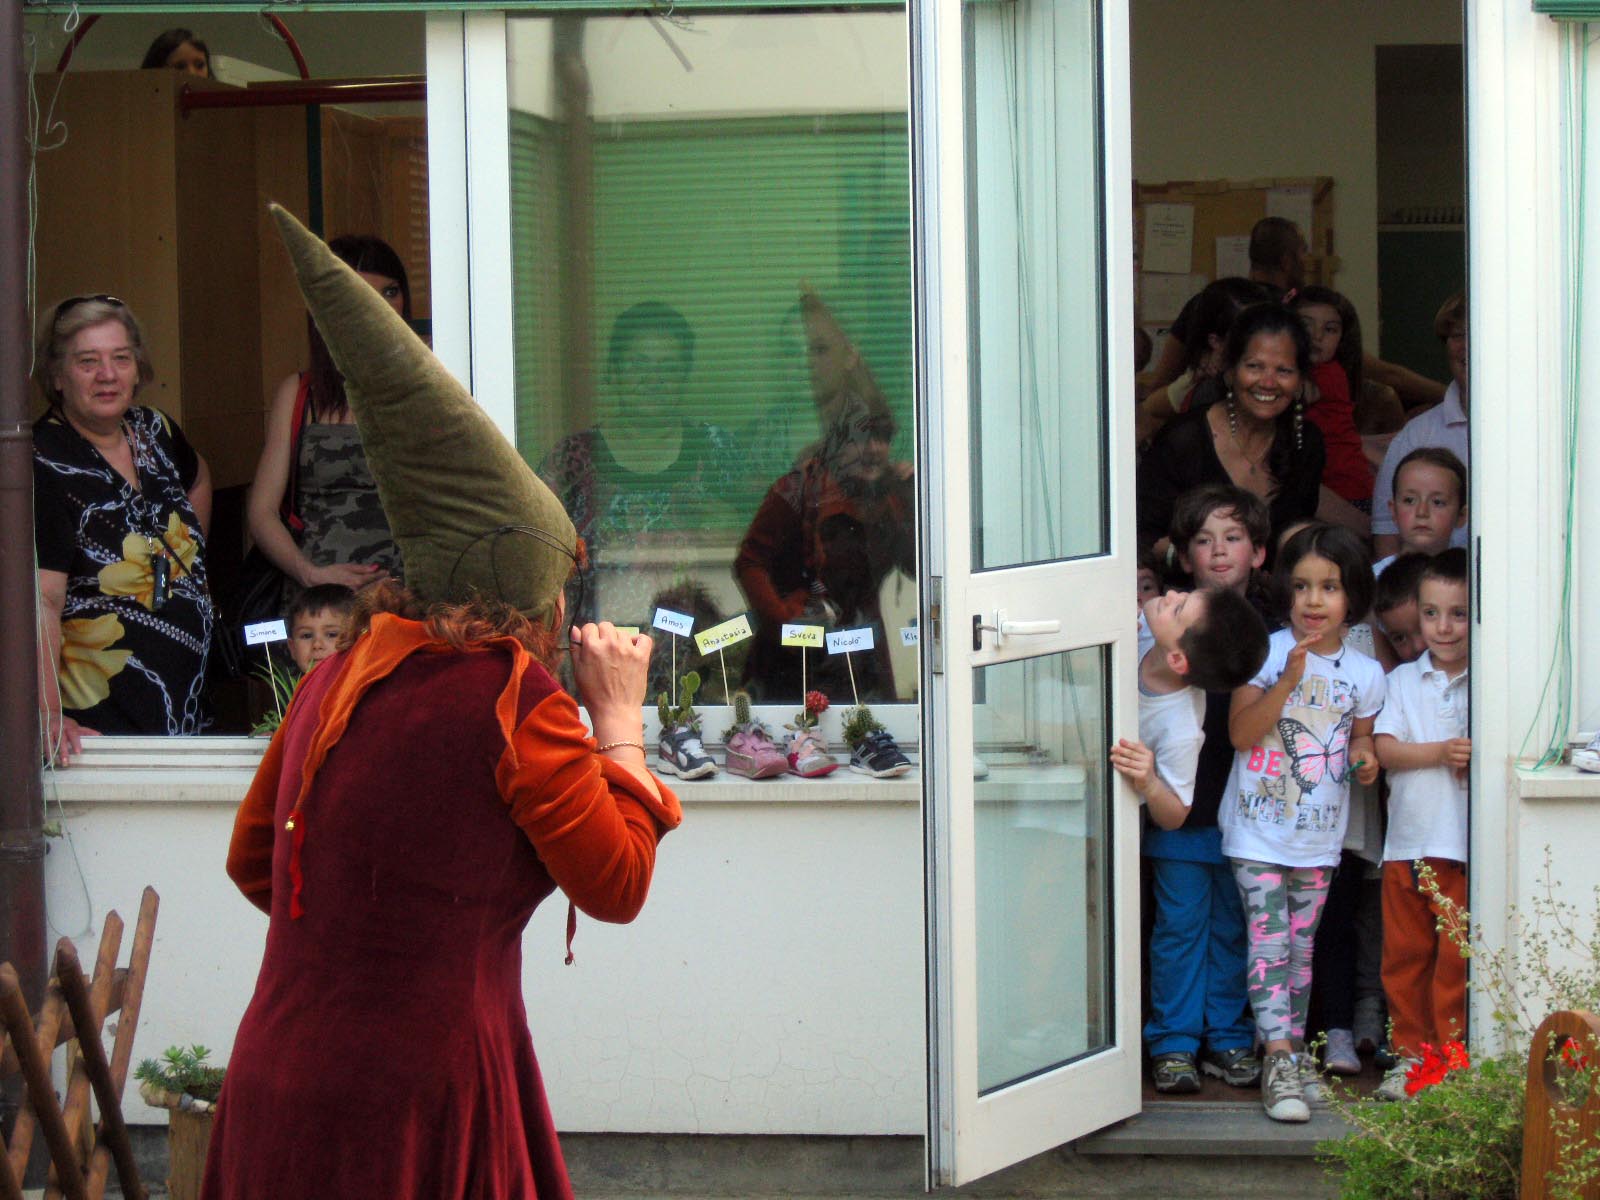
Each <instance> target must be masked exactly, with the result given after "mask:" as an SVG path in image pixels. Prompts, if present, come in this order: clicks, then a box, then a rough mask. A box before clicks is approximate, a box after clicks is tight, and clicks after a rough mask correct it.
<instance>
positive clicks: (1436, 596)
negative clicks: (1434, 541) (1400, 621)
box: [1417, 579, 1471, 676]
mask: <svg viewBox="0 0 1600 1200" xmlns="http://www.w3.org/2000/svg"><path fill="white" fill-rule="evenodd" d="M1417 613H1418V616H1420V617H1421V619H1422V640H1423V641H1424V642H1426V643H1427V644H1428V657H1429V658H1431V659H1432V660H1433V665H1434V666H1435V667H1436V668H1438V669H1439V670H1441V671H1443V672H1444V673H1445V674H1447V675H1451V676H1454V675H1459V674H1460V673H1461V672H1462V671H1463V670H1465V669H1466V666H1467V653H1468V649H1469V646H1470V643H1469V641H1468V639H1467V634H1468V630H1469V629H1470V627H1471V622H1470V621H1469V619H1468V616H1469V614H1468V610H1467V585H1466V584H1464V583H1456V582H1454V581H1453V580H1449V579H1424V580H1423V581H1422V586H1421V587H1420V588H1418V589H1417Z"/></svg>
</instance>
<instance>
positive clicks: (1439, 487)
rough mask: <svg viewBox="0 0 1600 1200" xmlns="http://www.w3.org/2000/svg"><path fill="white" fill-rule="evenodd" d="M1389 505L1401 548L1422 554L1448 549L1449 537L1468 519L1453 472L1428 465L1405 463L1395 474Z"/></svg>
mask: <svg viewBox="0 0 1600 1200" xmlns="http://www.w3.org/2000/svg"><path fill="white" fill-rule="evenodd" d="M1389 504H1390V506H1391V507H1392V508H1393V510H1394V523H1395V526H1396V527H1397V528H1398V529H1399V531H1400V546H1401V548H1402V549H1405V550H1416V551H1420V552H1421V553H1423V554H1437V553H1439V551H1441V550H1445V549H1448V548H1449V546H1450V535H1451V534H1452V533H1454V532H1455V531H1456V529H1457V528H1458V527H1459V526H1460V525H1461V523H1462V522H1463V521H1465V520H1466V519H1467V514H1466V510H1465V509H1463V508H1462V506H1461V483H1460V481H1459V480H1458V479H1457V478H1456V475H1455V472H1454V471H1451V470H1448V469H1447V468H1445V467H1440V466H1436V465H1435V464H1433V463H1429V462H1412V463H1407V464H1406V465H1405V467H1404V468H1403V469H1401V470H1400V471H1399V472H1398V473H1397V474H1396V476H1395V481H1394V499H1393V500H1391V501H1389Z"/></svg>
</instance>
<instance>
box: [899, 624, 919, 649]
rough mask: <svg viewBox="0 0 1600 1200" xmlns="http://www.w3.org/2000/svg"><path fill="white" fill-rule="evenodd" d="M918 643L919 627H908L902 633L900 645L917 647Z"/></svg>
mask: <svg viewBox="0 0 1600 1200" xmlns="http://www.w3.org/2000/svg"><path fill="white" fill-rule="evenodd" d="M917 641H918V639H917V627H916V626H915V625H907V626H906V627H905V628H904V629H902V630H901V631H900V644H901V645H902V646H915V645H916V644H917Z"/></svg>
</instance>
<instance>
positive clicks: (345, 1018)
mask: <svg viewBox="0 0 1600 1200" xmlns="http://www.w3.org/2000/svg"><path fill="white" fill-rule="evenodd" d="M276 215H278V216H279V222H280V225H281V226H283V228H284V233H285V238H286V240H288V241H289V242H290V246H291V254H293V255H294V257H295V262H296V269H297V271H298V272H299V275H300V279H301V286H302V289H303V290H305V292H306V295H307V299H308V301H309V302H310V303H311V307H312V311H313V314H314V315H315V316H316V317H317V319H318V323H319V326H321V327H322V330H323V334H324V337H325V339H326V340H327V342H328V344H329V347H330V350H332V351H333V352H334V355H335V359H336V361H338V363H339V366H340V369H341V372H342V373H343V374H344V375H345V377H346V380H347V384H349V385H351V387H350V395H351V405H352V408H353V409H354V411H355V412H356V419H357V422H358V423H360V424H362V425H363V430H362V433H363V437H364V439H365V440H366V441H367V444H368V445H369V447H372V448H373V449H374V451H375V452H374V453H373V455H372V462H373V471H374V475H375V477H376V478H377V481H378V486H379V491H380V494H382V495H383V498H384V503H385V507H386V509H388V510H389V515H390V518H391V524H392V526H393V528H394V530H395V534H396V540H397V542H398V543H399V545H400V550H401V555H402V557H403V558H404V560H405V577H406V580H407V587H406V588H402V587H401V586H400V585H398V584H381V585H378V586H376V587H374V588H370V589H368V590H366V591H364V592H363V593H361V595H360V598H359V600H358V608H357V614H356V619H355V623H354V625H353V627H352V629H351V630H350V632H349V634H348V635H347V637H346V639H345V648H344V649H343V650H342V651H341V652H340V653H339V654H337V655H335V656H334V657H332V658H330V659H327V660H326V661H324V662H322V663H320V664H319V665H318V666H317V667H315V668H314V669H313V670H312V672H311V674H310V675H309V676H308V677H307V678H306V679H305V681H304V682H303V683H302V684H301V686H300V689H299V691H298V692H297V693H296V695H295V697H294V701H293V703H292V704H291V705H290V707H289V710H288V713H287V714H286V716H285V719H284V722H283V725H282V727H281V728H280V729H279V730H278V732H277V734H276V735H275V736H274V737H273V739H272V742H271V744H270V745H269V747H268V749H267V752H266V755H265V756H264V758H263V760H262V764H261V768H260V770H259V772H258V774H257V776H256V779H255V782H254V784H253V785H252V786H251V788H250V791H249V793H248V795H247V796H246V797H245V801H244V804H243V805H242V806H241V808H240V811H239V815H238V818H237V820H236V822H235V827H234V835H233V841H232V844H231V846H230V848H229V853H228V873H229V875H230V876H231V877H232V878H233V880H234V881H235V883H236V884H237V885H238V886H239V889H240V891H242V892H243V893H244V895H245V896H246V898H248V899H249V900H250V901H251V902H252V903H254V904H256V905H257V906H258V907H260V908H261V909H263V910H264V911H265V912H267V913H268V915H269V917H270V923H269V925H268V929H267V944H266V953H265V956H264V958H263V961H262V964H261V973H260V976H259V977H258V979H257V981H256V991H255V996H254V997H253V999H252V1000H251V1002H250V1005H249V1008H248V1009H247V1010H246V1012H245V1015H244V1018H243V1020H242V1022H241V1024H240V1027H239V1032H238V1036H237V1038H236V1040H235V1043H234V1048H233V1053H232V1056H231V1059H230V1062H229V1064H228V1074H227V1082H226V1084H225V1086H224V1088H223V1091H222V1096H221V1099H220V1100H219V1103H218V1109H217V1119H216V1126H215V1129H214V1131H213V1135H212V1142H211V1150H210V1155H209V1158H208V1161H207V1164H206V1174H205V1183H204V1186H203V1190H202V1193H201V1194H202V1196H203V1197H205V1198H206V1200H256V1198H259V1200H295V1198H297V1197H306V1198H310V1197H319V1198H320V1197H357V1196H359V1197H383V1198H384V1200H412V1198H414V1200H423V1198H426V1200H444V1198H453V1197H463V1198H466V1197H471V1198H474V1200H478V1198H482V1200H511V1198H513V1197H515V1198H529V1200H531V1198H533V1197H539V1198H541V1200H548V1198H552V1197H555V1198H559V1197H569V1196H571V1194H572V1192H571V1187H570V1185H569V1183H568V1180H567V1174H566V1168H565V1166H564V1164H563V1161H562V1157H561V1148H560V1145H559V1143H558V1141H557V1139H556V1133H555V1125H554V1123H553V1122H552V1120H551V1116H550V1111H549V1108H548V1106H547V1104H546V1101H545V1095H544V1087H543V1084H542V1082H541V1080H540V1076H539V1067H538V1062H537V1061H536V1059H535V1057H534V1053H533V1042H532V1039H531V1037H530V1035H529V1031H528V1023H527V1015H526V1012H525V1010H524V1008H523V1003H522V955H521V945H522V932H523V928H524V927H525V926H526V924H527V922H528V919H529V918H530V916H531V915H532V914H533V910H534V909H535V907H537V906H538V904H539V903H540V902H541V901H543V900H544V899H545V898H546V897H547V896H549V895H550V893H551V892H553V891H554V890H555V889H556V888H558V887H559V888H560V889H561V890H562V891H564V892H565V893H566V895H567V897H568V899H569V901H570V902H571V903H572V904H574V905H576V906H577V907H579V908H582V909H583V910H584V911H585V912H586V913H589V914H590V915H592V916H594V917H596V918H598V919H600V920H606V921H628V920H631V919H632V918H633V917H634V916H635V914H637V913H638V911H639V908H640V906H641V905H642V904H643V903H644V899H645V893H646V891H647V890H648V888H649V884H650V878H651V873H652V870H653V868H654V864H655V852H656V843H657V841H658V840H659V839H660V838H661V836H662V835H663V834H664V833H665V832H666V831H667V830H669V829H671V828H673V827H674V826H676V825H677V824H678V822H679V820H680V819H681V812H680V809H679V806H678V802H677V800H676V798H675V797H674V796H673V795H672V793H671V792H670V791H668V790H667V789H666V788H665V787H663V786H661V784H660V783H659V782H658V781H657V780H656V779H655V777H654V776H652V775H651V774H650V772H649V771H648V770H647V769H646V766H645V754H644V748H643V740H644V739H643V735H642V719H641V714H642V709H643V703H644V692H645V675H646V671H647V669H648V665H649V658H650V640H649V638H647V637H631V636H624V635H623V634H621V633H619V632H618V631H617V630H616V629H615V628H614V627H613V626H611V625H610V624H601V625H598V626H596V625H585V626H584V627H582V628H581V629H578V628H574V629H572V630H571V631H570V635H569V638H570V645H571V656H572V664H573V674H574V679H575V680H576V683H577V686H578V689H579V691H580V693H581V695H582V696H583V699H584V702H585V704H586V706H587V708H588V715H589V719H590V721H591V722H592V725H593V736H591V734H590V730H589V729H587V728H585V726H584V725H583V723H582V721H581V720H580V718H579V712H578V707H577V704H576V702H575V701H574V700H573V698H572V697H571V696H569V695H567V694H566V693H565V692H564V691H562V689H561V687H560V685H559V683H558V682H557V681H556V678H555V672H554V665H555V659H556V655H557V653H558V650H557V645H556V635H555V630H556V629H559V628H560V627H561V625H562V617H563V615H564V602H563V600H562V597H561V585H562V584H563V583H564V582H565V580H566V579H567V578H568V577H569V576H570V575H571V573H572V571H573V569H574V568H575V566H576V565H577V563H578V561H579V559H580V558H581V556H582V550H581V548H580V547H579V546H578V544H577V539H576V536H575V535H574V534H573V531H572V526H571V522H570V521H568V520H567V519H566V516H565V514H564V513H563V512H561V510H560V506H559V504H556V503H555V502H554V499H553V497H551V496H550V494H549V493H548V490H547V489H544V488H543V485H542V484H538V482H537V480H536V479H533V480H532V482H531V483H530V482H529V480H530V479H532V472H531V471H528V470H527V468H526V466H525V465H523V464H522V463H521V460H520V458H518V457H517V456H516V454H515V451H514V450H511V449H510V447H509V446H507V445H505V444H504V440H503V439H502V438H500V437H499V434H498V433H497V432H496V431H494V429H493V427H492V426H491V425H489V424H488V422H487V420H486V418H483V417H482V414H481V412H480V411H479V410H478V409H477V407H476V405H475V404H474V403H473V401H472V399H471V397H470V396H466V395H465V393H464V392H460V389H459V387H458V386H457V385H454V383H453V381H448V383H445V382H441V378H440V376H442V377H443V379H444V380H446V381H447V380H448V377H447V376H443V373H442V372H439V373H438V375H431V374H430V373H429V372H428V371H426V370H424V371H422V375H423V376H426V378H425V379H424V380H423V383H424V384H425V385H426V386H413V385H415V384H416V382H417V380H416V378H415V377H411V378H409V379H408V378H405V377H404V373H403V372H402V373H400V374H397V373H396V372H395V371H394V369H393V364H394V362H395V360H396V359H399V358H405V357H407V356H412V357H413V358H415V359H416V364H417V365H418V367H419V369H420V368H423V367H426V366H427V362H426V360H425V359H423V358H420V357H417V354H418V351H419V350H420V353H421V354H422V355H426V353H427V352H426V350H425V348H422V347H421V344H420V343H418V342H416V340H415V338H414V337H413V336H412V335H411V334H410V333H409V331H407V330H405V329H404V327H403V326H400V327H399V329H398V330H396V329H395V328H394V327H392V326H389V325H386V324H385V323H384V321H383V319H382V318H381V317H378V318H375V323H371V324H368V323H364V322H365V321H366V316H363V313H364V312H366V310H367V309H368V306H366V305H365V304H364V303H362V301H361V298H360V297H359V296H357V295H355V294H354V293H353V292H352V291H351V290H350V288H349V287H348V286H347V285H348V283H349V282H350V280H354V283H355V286H356V287H358V288H360V289H362V290H365V291H368V292H370V289H369V288H366V285H365V284H362V283H360V281H359V279H358V278H357V277H355V276H354V274H353V273H349V274H350V280H346V279H344V277H343V276H342V275H340V274H339V272H338V271H337V270H335V269H334V267H332V266H330V265H329V263H330V262H333V263H336V262H337V260H333V259H332V258H331V256H327V255H325V254H324V252H325V247H322V246H321V243H320V242H318V241H317V240H316V239H315V238H313V237H311V235H309V234H306V233H305V231H304V230H301V229H300V228H299V226H298V225H291V224H289V223H288V222H290V221H291V220H292V219H288V218H286V217H285V216H284V215H282V214H281V212H280V213H279V214H276ZM338 266H339V267H340V268H342V264H338ZM372 296H373V297H374V298H376V293H372ZM367 316H370V313H367ZM402 333H403V334H404V338H405V339H408V340H400V335H401V334H402ZM369 347H370V353H369V352H368V350H367V348H369ZM363 368H371V369H370V370H369V369H363ZM452 388H454V391H452ZM430 389H431V391H432V393H433V394H431V395H430V394H428V393H429V392H430ZM457 393H459V394H457ZM418 406H420V408H419V407H418ZM424 414H425V419H424ZM408 428H410V429H415V430H418V431H420V432H419V433H418V434H417V435H416V436H415V437H412V443H413V444H411V445H410V446H409V448H407V446H405V445H403V444H402V443H405V441H406V439H407V437H408V436H410V435H408V434H406V433H405V432H404V431H405V430H406V429H408ZM418 439H422V442H421V444H417V442H418ZM486 464H487V466H486ZM519 468H520V471H519ZM430 472H432V473H434V474H435V475H436V476H438V477H437V478H430V477H428V476H429V473H430ZM523 473H525V474H526V477H524V474H523ZM467 476H476V483H475V484H474V483H473V481H472V480H470V479H468V480H466V481H463V477H467ZM474 486H476V487H477V488H478V490H479V491H481V492H482V493H483V494H482V495H479V496H469V495H468V492H469V491H470V490H471V489H472V488H473V487H474ZM474 531H476V532H474ZM408 589H409V590H408ZM573 920H574V917H573V915H572V913H571V911H570V910H569V916H568V931H569V938H570V934H571V930H572V928H573Z"/></svg>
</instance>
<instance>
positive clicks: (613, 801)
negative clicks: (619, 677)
mask: <svg viewBox="0 0 1600 1200" xmlns="http://www.w3.org/2000/svg"><path fill="white" fill-rule="evenodd" d="M495 781H496V783H497V784H498V786H499V789H500V795H501V797H502V798H503V799H504V800H505V801H506V803H507V804H508V805H509V806H510V809H511V819H512V820H513V821H515V822H516V823H517V825H518V826H519V827H520V828H521V829H522V831H523V832H524V833H525V834H527V836H528V840H529V841H530V842H532V843H533V847H534V849H535V850H537V851H538V852H539V857H540V859H541V860H543V862H544V865H545V867H546V868H547V869H548V870H549V871H550V874H551V877H552V878H554V879H555V881H556V883H557V884H558V885H559V886H560V888H561V890H562V891H564V892H565V893H566V894H567V896H568V898H569V899H571V900H572V902H573V903H575V904H576V905H577V906H578V907H579V908H581V909H583V911H584V912H586V913H588V914H589V915H590V916H591V917H595V918H596V919H598V920H601V921H618V922H622V921H631V920H633V918H634V917H636V916H637V915H638V913H639V909H640V908H641V907H642V906H643V905H644V900H645V895H646V893H647V892H648V891H649V890H650V876H651V873H652V871H653V870H654V869H655V859H656V843H657V842H658V841H660V840H661V837H662V835H663V834H664V833H666V831H667V830H669V829H674V828H676V827H677V825H678V823H679V822H680V821H681V820H682V819H683V812H682V810H681V808H680V807H679V805H678V798H677V797H676V796H674V795H673V794H672V792H670V791H669V790H668V789H667V788H665V787H662V788H661V799H660V800H657V799H656V798H655V797H654V796H652V795H650V794H649V792H648V791H646V790H645V789H644V788H642V787H640V786H639V783H638V781H637V780H636V779H634V778H633V776H632V775H630V774H629V773H628V772H627V771H625V770H623V769H622V768H621V767H619V766H617V765H616V764H615V763H613V762H611V761H610V760H608V759H605V758H602V757H600V756H599V755H597V754H596V753H595V752H594V742H593V739H591V738H590V737H589V731H588V730H587V729H585V728H584V725H583V722H582V721H580V720H579V719H578V706H577V705H576V704H575V703H574V702H573V700H572V697H571V696H569V695H567V694H566V693H565V692H555V693H552V694H551V695H549V696H546V697H545V698H544V699H543V700H541V701H539V703H538V704H536V705H535V706H534V708H533V710H532V711H531V712H529V713H528V715H527V717H525V718H524V719H523V721H522V723H521V724H520V725H518V726H517V728H516V729H515V731H514V732H513V733H512V736H511V740H510V744H509V745H507V747H506V749H505V751H504V753H503V754H502V755H501V756H500V764H499V767H498V768H497V770H496V772H495Z"/></svg>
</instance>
